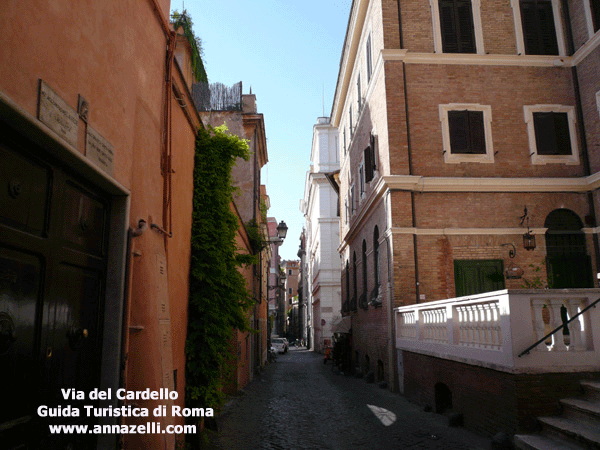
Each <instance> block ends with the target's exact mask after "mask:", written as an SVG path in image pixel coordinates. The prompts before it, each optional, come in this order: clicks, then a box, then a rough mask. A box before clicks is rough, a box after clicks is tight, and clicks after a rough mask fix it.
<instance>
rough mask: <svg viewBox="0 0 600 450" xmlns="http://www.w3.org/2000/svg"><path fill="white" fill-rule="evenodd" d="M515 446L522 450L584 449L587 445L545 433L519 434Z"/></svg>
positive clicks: (516, 436)
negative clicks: (576, 443) (580, 444)
mask: <svg viewBox="0 0 600 450" xmlns="http://www.w3.org/2000/svg"><path fill="white" fill-rule="evenodd" d="M515 447H516V448H518V449H521V450H583V449H585V447H581V446H578V445H575V444H573V443H571V442H565V441H563V440H559V439H557V438H554V437H551V436H546V435H543V434H520V435H519V434H517V435H515Z"/></svg>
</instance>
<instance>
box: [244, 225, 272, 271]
mask: <svg viewBox="0 0 600 450" xmlns="http://www.w3.org/2000/svg"><path fill="white" fill-rule="evenodd" d="M246 233H247V234H248V240H249V241H250V248H251V249H252V253H253V254H255V255H258V254H259V253H260V252H262V251H263V250H264V249H265V248H267V245H269V244H268V243H267V240H266V239H265V236H264V235H263V232H262V229H261V227H260V225H259V224H258V223H257V222H256V220H255V219H250V220H249V221H248V222H247V223H246ZM257 262H258V261H257Z"/></svg>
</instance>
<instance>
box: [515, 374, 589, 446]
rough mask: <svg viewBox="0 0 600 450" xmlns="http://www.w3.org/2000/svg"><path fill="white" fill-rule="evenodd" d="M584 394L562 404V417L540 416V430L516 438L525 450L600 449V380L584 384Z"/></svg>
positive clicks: (518, 444)
mask: <svg viewBox="0 0 600 450" xmlns="http://www.w3.org/2000/svg"><path fill="white" fill-rule="evenodd" d="M581 387H582V388H583V392H584V395H583V396H582V397H581V398H568V399H563V400H561V401H560V403H561V407H562V414H561V415H560V416H553V417H538V422H539V423H540V425H541V431H540V432H539V433H537V434H527V435H516V436H515V447H516V448H518V449H522V450H583V449H586V450H588V449H599V450H600V381H582V382H581Z"/></svg>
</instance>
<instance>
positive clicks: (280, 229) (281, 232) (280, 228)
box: [277, 220, 288, 241]
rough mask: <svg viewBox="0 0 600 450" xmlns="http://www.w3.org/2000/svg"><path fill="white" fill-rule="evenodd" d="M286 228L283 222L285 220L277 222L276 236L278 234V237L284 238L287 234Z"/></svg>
mask: <svg viewBox="0 0 600 450" xmlns="http://www.w3.org/2000/svg"><path fill="white" fill-rule="evenodd" d="M287 230H288V227H287V225H286V224H285V222H284V221H283V220H282V221H281V222H279V225H277V236H279V239H281V240H282V241H283V240H284V239H285V236H286V235H287Z"/></svg>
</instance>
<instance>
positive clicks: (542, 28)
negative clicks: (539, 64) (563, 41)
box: [521, 0, 558, 55]
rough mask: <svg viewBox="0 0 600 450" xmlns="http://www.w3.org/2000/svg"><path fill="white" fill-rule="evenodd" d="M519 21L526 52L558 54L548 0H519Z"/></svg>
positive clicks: (530, 53)
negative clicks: (521, 26)
mask: <svg viewBox="0 0 600 450" xmlns="http://www.w3.org/2000/svg"><path fill="white" fill-rule="evenodd" d="M521 22H522V25H523V40H524V43H525V53H526V54H528V55H558V41H557V39H556V28H555V26H554V12H553V11H552V2H551V1H550V0H521Z"/></svg>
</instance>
